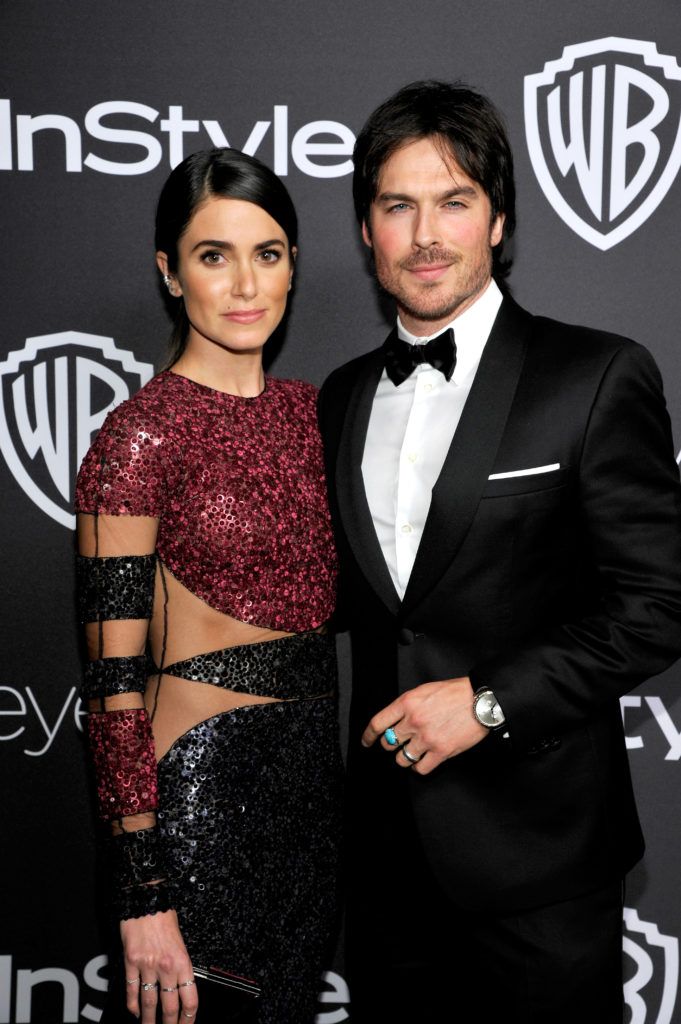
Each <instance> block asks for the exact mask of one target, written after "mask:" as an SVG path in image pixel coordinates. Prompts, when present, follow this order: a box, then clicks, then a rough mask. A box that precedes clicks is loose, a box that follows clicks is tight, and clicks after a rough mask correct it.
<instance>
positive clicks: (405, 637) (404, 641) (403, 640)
mask: <svg viewBox="0 0 681 1024" xmlns="http://www.w3.org/2000/svg"><path fill="white" fill-rule="evenodd" d="M397 639H398V640H399V642H400V644H401V645H402V647H408V646H409V644H413V643H414V640H416V633H414V632H413V630H411V629H401V630H400V631H399V633H398V634H397Z"/></svg>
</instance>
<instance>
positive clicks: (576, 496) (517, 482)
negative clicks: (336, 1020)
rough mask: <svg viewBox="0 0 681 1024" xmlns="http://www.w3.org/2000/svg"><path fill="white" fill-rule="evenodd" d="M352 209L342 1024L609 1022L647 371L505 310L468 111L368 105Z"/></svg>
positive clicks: (648, 589) (662, 643)
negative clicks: (348, 1005)
mask: <svg viewBox="0 0 681 1024" xmlns="http://www.w3.org/2000/svg"><path fill="white" fill-rule="evenodd" d="M354 198H355V205H356V212H357V216H358V219H359V221H360V224H361V230H362V236H363V238H364V241H365V242H366V244H367V245H368V246H369V248H370V249H371V253H372V256H373V261H374V264H375V270H376V275H377V277H378V280H379V283H380V284H381V286H382V287H383V289H384V290H385V291H387V292H388V293H389V294H390V295H391V296H392V297H393V298H394V299H395V302H396V305H397V312H398V320H397V327H396V329H395V330H394V331H393V332H392V333H391V335H390V337H389V338H388V340H387V342H386V343H385V345H384V346H383V347H381V348H378V349H376V350H375V351H373V352H370V353H369V354H368V355H366V356H362V357H360V358H358V359H355V360H353V361H352V362H351V363H349V364H347V365H346V366H343V367H341V368H340V369H339V370H337V371H335V372H334V373H333V374H332V375H331V377H330V378H329V379H328V381H327V382H326V384H325V385H324V387H323V389H322V394H321V396H320V421H321V426H322V431H323V435H324V439H325V448H326V458H327V472H328V480H329V484H330V492H331V504H332V513H333V516H334V520H335V525H336V530H337V539H338V547H339V552H340V558H341V608H342V614H344V615H345V616H346V618H347V621H348V624H349V627H350V629H351V633H352V648H353V676H354V682H353V700H352V710H351V723H350V750H349V755H348V758H349V777H350V778H349V815H350V839H349V846H350V868H349V889H350V906H349V911H348V924H347V931H348V976H349V981H350V987H351V998H352V1020H353V1024H359V1022H371V1024H380V1022H382V1021H393V1020H398V1021H404V1022H405V1024H416V1022H422V1021H426V1022H431V1021H432V1022H435V1024H441V1022H442V1024H444V1022H449V1021H453V1022H461V1024H466V1022H468V1021H470V1022H475V1024H479V1022H483V1021H495V1022H501V1021H504V1022H508V1021H512V1022H515V1021H522V1022H523V1024H528V1022H539V1021H541V1022H542V1024H547V1022H551V1024H560V1022H563V1021H565V1022H568V1021H570V1022H572V1024H577V1022H578V1024H588V1022H594V1024H595V1022H598V1024H610V1022H614V1021H621V1020H622V1013H623V1005H622V973H621V971H622V967H621V914H622V880H623V877H624V874H625V872H626V871H627V870H628V869H629V868H631V866H632V865H633V864H634V863H635V862H636V861H637V860H638V859H639V858H640V856H641V854H642V850H643V841H642V836H641V832H640V828H639V824H638V819H637V815H636V810H635V806H634V799H633V794H632V788H631V780H630V776H629V770H628V764H627V757H626V752H625V744H624V738H623V733H622V722H621V717H620V712H619V705H618V698H619V697H620V695H621V694H623V693H626V692H627V691H628V690H630V689H631V688H632V687H634V686H636V685H637V684H638V683H640V682H641V681H643V680H644V679H645V678H646V677H647V676H650V675H652V674H654V673H656V672H660V671H662V670H663V669H664V668H666V667H667V666H668V665H669V664H670V663H671V662H672V661H673V660H674V658H675V657H676V656H677V655H678V654H679V653H681V629H680V628H679V627H680V625H681V572H680V570H681V530H680V524H681V516H680V510H681V502H680V492H679V482H678V472H677V467H676V463H675V459H674V453H673V449H672V441H671V436H670V429H669V421H668V416H667V413H666V410H665V405H664V399H663V396H662V390H661V383H660V379H659V374H658V372H657V369H656V367H655V364H654V362H653V360H652V358H651V357H650V355H649V354H648V353H647V352H646V351H645V350H644V349H643V348H641V347H640V346H638V345H636V344H635V343H634V342H631V341H627V340H625V339H623V338H620V337H616V336H614V335H609V334H604V333H601V332H597V331H593V330H588V329H586V328H581V327H572V326H567V325H565V324H560V323H557V322H555V321H551V320H548V319H544V318H540V317H535V316H531V315H529V314H528V313H526V312H524V311H523V310H522V309H520V308H519V306H517V305H516V303H515V302H514V301H513V300H512V299H511V298H510V297H509V296H508V295H507V294H506V295H502V293H501V291H500V289H499V286H498V283H497V281H500V280H502V278H503V275H504V273H505V271H506V270H507V266H508V265H507V264H505V263H504V261H503V257H502V249H503V244H504V242H505V240H506V239H507V238H508V236H509V235H510V234H511V232H512V231H513V227H514V186H513V167H512V156H511V152H510V148H509V145H508V141H507V139H506V135H505V132H504V128H503V125H502V123H501V120H500V118H499V115H498V114H497V112H496V111H495V110H494V108H493V107H492V106H491V104H490V103H489V102H488V101H487V100H486V99H485V98H484V97H482V96H481V95H479V94H477V93H475V92H473V91H471V90H469V89H466V88H463V87H460V86H450V85H446V84H443V83H438V82H421V83H415V84H413V85H410V86H407V87H406V88H404V89H402V90H401V91H400V92H399V93H397V94H396V95H395V96H393V97H392V98H391V99H389V100H387V101H386V102H385V103H384V104H383V105H382V106H381V107H379V108H378V110H376V111H375V112H374V114H372V115H371V117H370V118H369V121H368V122H367V124H366V126H365V127H364V129H363V130H362V132H361V133H360V135H359V138H358V140H357V145H356V148H355V177H354ZM495 277H496V279H497V280H496V281H495ZM433 338H437V340H432V339H433ZM431 361H432V364H433V365H431ZM360 739H361V742H360Z"/></svg>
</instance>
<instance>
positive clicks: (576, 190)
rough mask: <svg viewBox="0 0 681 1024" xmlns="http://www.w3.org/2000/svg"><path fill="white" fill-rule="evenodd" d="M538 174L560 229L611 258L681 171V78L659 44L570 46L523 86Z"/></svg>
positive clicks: (612, 40) (611, 41)
mask: <svg viewBox="0 0 681 1024" xmlns="http://www.w3.org/2000/svg"><path fill="white" fill-rule="evenodd" d="M525 132H526V135H527V145H528V149H529V153H530V159H531V161H532V166H533V168H534V173H535V174H536V176H537V180H538V181H539V184H540V185H541V187H542V189H543V191H544V194H545V196H546V198H547V199H548V201H549V202H550V203H551V205H552V206H553V208H554V210H555V211H556V213H557V214H558V215H559V216H560V217H562V219H563V220H564V221H565V223H566V224H567V225H568V226H569V227H570V228H572V230H573V231H576V232H577V234H578V235H581V237H582V238H583V239H585V241H587V242H590V243H591V245H594V246H596V248H597V249H601V250H606V249H611V248H612V247H613V246H614V245H617V244H618V243H619V242H621V241H623V240H624V239H625V238H627V237H628V236H629V235H630V234H631V233H632V232H633V231H636V229H637V228H639V227H640V226H641V224H643V223H644V222H645V221H646V220H647V219H648V217H650V215H651V214H652V213H653V211H654V210H655V209H657V207H658V206H659V204H660V203H661V202H662V200H663V199H664V197H665V196H666V194H667V192H668V191H669V189H670V188H671V186H672V184H673V182H674V179H675V178H676V176H677V174H678V171H679V167H680V166H681V68H680V67H679V64H678V62H677V60H676V57H671V56H665V55H664V54H661V53H658V50H657V47H656V45H655V43H649V42H643V41H641V40H638V39H622V38H619V37H617V36H609V37H608V38H607V39H595V40H593V41H591V42H588V43H577V44H576V45H574V46H566V47H565V49H564V50H563V55H562V57H560V59H559V60H552V61H548V62H547V64H545V66H544V69H543V71H540V72H539V73H538V74H534V75H527V76H526V77H525Z"/></svg>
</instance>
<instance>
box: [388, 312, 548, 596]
mask: <svg viewBox="0 0 681 1024" xmlns="http://www.w3.org/2000/svg"><path fill="white" fill-rule="evenodd" d="M530 323H531V317H530V316H529V314H527V313H525V312H524V311H523V310H522V309H520V307H519V306H517V305H516V304H515V302H513V300H512V299H508V298H506V299H504V302H503V303H502V305H501V307H500V309H499V313H498V314H497V318H496V320H495V322H494V327H493V328H492V332H491V334H490V337H489V340H488V342H487V344H486V345H485V349H484V352H483V354H482V359H481V360H480V365H479V367H478V371H477V373H476V375H475V380H474V381H473V386H472V388H471V392H470V394H469V396H468V400H467V402H466V404H465V406H464V410H463V413H462V416H461V420H460V421H459V425H458V427H457V430H456V433H455V434H454V438H453V440H452V443H451V445H450V448H449V451H448V453H447V457H446V459H445V462H444V465H443V467H442V472H441V473H440V476H439V477H438V480H437V483H436V484H435V487H434V488H433V496H432V500H431V505H430V511H429V513H428V518H427V520H426V525H425V527H424V531H423V536H422V538H421V543H420V545H419V549H418V553H417V555H416V561H415V563H414V567H413V569H412V572H411V576H410V578H409V585H408V587H407V591H406V593H405V595H404V602H403V611H404V612H405V613H406V612H408V611H409V610H410V609H411V608H413V607H414V606H415V605H417V604H418V603H419V601H420V600H421V599H422V598H423V597H425V596H426V595H427V594H428V593H430V592H431V591H432V589H433V588H434V587H435V585H436V584H437V582H438V580H440V579H441V577H442V576H443V574H444V573H445V571H446V570H447V568H448V567H449V565H450V563H451V561H452V559H453V558H454V556H455V555H456V553H457V551H458V549H459V547H460V546H461V544H462V543H463V540H464V538H465V536H466V534H467V532H468V530H469V528H470V525H471V523H472V521H473V517H474V515H475V512H476V509H477V507H478V503H479V501H480V497H481V495H482V491H483V489H484V487H485V484H486V483H487V478H488V476H489V474H490V473H491V472H492V466H493V464H494V459H495V457H496V453H497V450H498V448H499V444H500V442H501V438H502V435H503V432H504V427H505V425H506V420H507V418H508V414H509V412H510V409H511V403H512V402H513V397H514V395H515V391H516V387H517V384H518V378H519V376H520V371H521V369H522V365H523V360H524V358H525V350H526V347H527V338H528V334H529V330H530Z"/></svg>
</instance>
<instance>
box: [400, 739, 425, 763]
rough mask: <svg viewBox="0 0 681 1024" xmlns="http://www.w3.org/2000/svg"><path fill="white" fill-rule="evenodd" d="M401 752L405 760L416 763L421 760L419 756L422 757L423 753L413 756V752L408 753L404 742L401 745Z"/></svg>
mask: <svg viewBox="0 0 681 1024" xmlns="http://www.w3.org/2000/svg"><path fill="white" fill-rule="evenodd" d="M402 753H403V754H404V756H405V757H406V759H407V761H410V762H411V764H418V763H419V761H420V760H421V758H422V757H423V754H419V756H418V757H414V755H413V754H410V753H409V751H408V750H407V745H406V743H405V745H404V746H403V747H402Z"/></svg>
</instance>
